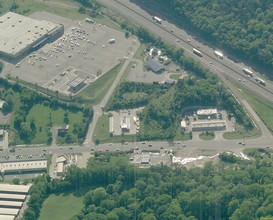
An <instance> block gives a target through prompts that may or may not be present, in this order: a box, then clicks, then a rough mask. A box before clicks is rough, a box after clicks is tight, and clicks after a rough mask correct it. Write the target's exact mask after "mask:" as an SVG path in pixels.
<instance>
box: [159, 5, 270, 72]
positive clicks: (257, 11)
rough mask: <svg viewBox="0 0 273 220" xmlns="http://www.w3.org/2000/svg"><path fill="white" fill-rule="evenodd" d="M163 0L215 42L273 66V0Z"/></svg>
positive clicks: (185, 20)
mask: <svg viewBox="0 0 273 220" xmlns="http://www.w3.org/2000/svg"><path fill="white" fill-rule="evenodd" d="M160 2H161V3H162V4H164V5H165V6H166V7H165V8H170V11H172V12H173V11H174V12H175V13H176V15H177V16H178V18H179V19H181V20H183V21H184V23H186V24H187V25H188V26H191V27H193V29H195V31H196V32H198V33H199V34H200V35H202V36H203V37H204V39H206V40H208V41H209V42H213V44H214V45H215V46H218V47H221V48H223V49H225V50H226V51H227V52H229V53H231V54H233V55H235V56H236V57H237V58H240V59H243V60H248V61H250V62H251V63H254V64H255V65H256V64H257V65H259V66H260V67H263V68H264V67H265V68H266V69H267V70H268V72H270V71H271V70H272V69H273V56H272V55H273V35H272V31H273V4H272V1H268V0H248V1H246V0H238V1H234V0H232V1H231V0H223V1H218V0H213V1H211V0H206V1H203V0H194V1H193V0H190V1H188V0H160ZM271 74H272V73H271ZM271 77H272V76H271Z"/></svg>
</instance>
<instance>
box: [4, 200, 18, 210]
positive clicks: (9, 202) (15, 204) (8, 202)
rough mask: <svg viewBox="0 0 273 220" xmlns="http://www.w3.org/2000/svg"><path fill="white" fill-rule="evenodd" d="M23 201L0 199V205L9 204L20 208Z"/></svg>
mask: <svg viewBox="0 0 273 220" xmlns="http://www.w3.org/2000/svg"><path fill="white" fill-rule="evenodd" d="M22 205H23V202H14V201H0V206H9V207H10V208H19V209H20V208H21V207H22Z"/></svg>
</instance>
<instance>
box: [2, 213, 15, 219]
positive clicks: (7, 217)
mask: <svg viewBox="0 0 273 220" xmlns="http://www.w3.org/2000/svg"><path fill="white" fill-rule="evenodd" d="M0 219H1V220H14V219H15V215H1V214H0Z"/></svg>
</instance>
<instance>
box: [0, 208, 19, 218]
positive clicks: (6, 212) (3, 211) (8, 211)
mask: <svg viewBox="0 0 273 220" xmlns="http://www.w3.org/2000/svg"><path fill="white" fill-rule="evenodd" d="M18 212H19V209H7V208H0V215H1V214H2V215H11V216H14V215H17V214H18Z"/></svg>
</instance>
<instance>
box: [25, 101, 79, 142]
mask: <svg viewBox="0 0 273 220" xmlns="http://www.w3.org/2000/svg"><path fill="white" fill-rule="evenodd" d="M41 113H42V114H41ZM64 113H65V111H64V110H63V109H62V108H58V109H56V110H53V109H50V108H49V107H48V106H43V105H40V104H39V105H35V106H34V107H33V108H32V109H31V110H30V112H29V114H28V115H27V121H30V120H32V119H34V120H35V125H36V128H37V133H36V136H35V138H34V139H33V140H32V143H33V144H41V143H46V141H47V132H46V124H47V123H48V122H49V118H50V117H51V121H52V124H53V126H59V125H62V124H63V123H64V122H63V120H64ZM50 115H51V116H50ZM68 119H69V125H70V127H69V130H71V131H72V130H73V124H74V123H76V122H78V121H82V119H83V113H82V112H77V113H74V112H68Z"/></svg>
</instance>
